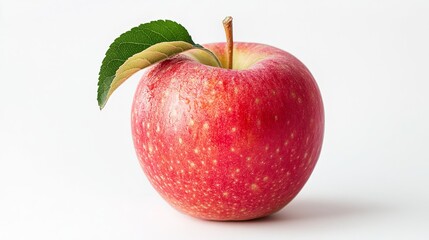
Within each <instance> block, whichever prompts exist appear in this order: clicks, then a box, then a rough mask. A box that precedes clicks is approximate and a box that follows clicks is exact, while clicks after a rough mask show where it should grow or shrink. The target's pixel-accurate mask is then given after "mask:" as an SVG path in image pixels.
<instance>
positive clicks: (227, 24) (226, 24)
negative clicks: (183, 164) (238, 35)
mask: <svg viewBox="0 0 429 240" xmlns="http://www.w3.org/2000/svg"><path fill="white" fill-rule="evenodd" d="M222 23H223V28H224V29H225V35H226V47H227V52H226V56H227V68H228V69H232V57H233V48H234V41H233V38H232V17H231V16H228V17H226V18H225V19H224V20H223V21H222Z"/></svg>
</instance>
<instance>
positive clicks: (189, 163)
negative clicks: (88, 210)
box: [131, 43, 324, 221]
mask: <svg viewBox="0 0 429 240" xmlns="http://www.w3.org/2000/svg"><path fill="white" fill-rule="evenodd" d="M205 47H206V48H208V49H210V50H211V51H212V52H214V53H215V54H216V55H217V56H219V57H220V59H221V61H225V58H226V56H225V52H226V51H225V43H214V44H207V45H205ZM234 68H235V69H240V70H228V69H224V68H217V67H211V66H206V65H203V64H201V63H199V62H196V61H194V60H192V59H190V58H189V57H186V56H183V55H181V56H177V57H174V58H171V59H167V60H164V61H162V62H160V63H158V64H156V65H154V66H153V67H151V68H150V69H149V70H147V71H146V72H145V73H144V76H143V77H142V79H141V81H140V83H139V85H138V88H137V90H136V93H135V96H134V102H133V106H132V113H131V118H132V135H133V140H134V145H135V149H136V153H137V156H138V159H139V161H140V164H141V166H142V168H143V170H144V172H145V174H146V176H147V177H148V179H149V181H150V182H151V184H152V185H153V187H154V188H155V189H156V190H157V191H158V192H159V193H160V194H161V196H162V197H163V198H164V199H165V200H166V201H167V202H168V203H170V204H171V205H172V206H173V207H175V208H176V209H178V210H179V211H181V212H183V213H186V214H189V215H191V216H194V217H197V218H202V219H208V220H219V221H237V220H249V219H254V218H260V217H263V216H267V215H270V214H272V213H274V212H276V211H278V210H280V209H281V208H283V207H284V206H285V205H286V204H288V203H289V202H290V201H291V200H292V199H293V198H294V197H295V196H296V195H297V194H298V192H299V191H300V190H301V189H302V187H303V186H304V184H305V183H306V181H307V180H308V178H309V177H310V174H311V172H312V171H313V169H314V167H315V164H316V162H317V159H318V157H319V154H320V151H321V147H322V141H323V133H324V110H323V103H322V98H321V95H320V91H319V88H318V86H317V84H316V82H315V80H314V78H313V76H312V75H311V73H310V72H309V71H308V69H307V68H306V67H305V66H304V65H303V64H302V63H301V62H300V61H299V60H298V59H297V58H295V57H294V56H292V55H291V54H289V53H287V52H285V51H283V50H280V49H278V48H274V47H271V46H268V45H263V44H256V43H235V44H234ZM234 68H233V69H234Z"/></svg>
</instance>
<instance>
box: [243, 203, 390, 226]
mask: <svg viewBox="0 0 429 240" xmlns="http://www.w3.org/2000/svg"><path fill="white" fill-rule="evenodd" d="M386 210H387V209H386V208H385V206H380V205H379V204H374V203H368V202H366V203H364V202H351V201H339V200H332V201H331V200H326V199H312V200H307V199H295V200H294V201H292V202H291V203H290V204H289V205H287V206H286V207H285V208H283V209H282V210H280V211H279V212H277V213H274V214H272V215H270V216H267V217H263V218H258V219H254V220H249V221H245V222H244V223H246V224H266V223H269V224H272V223H280V222H289V223H292V222H293V223H299V222H317V221H325V220H335V221H342V220H346V219H350V218H359V217H366V216H369V215H376V214H380V213H383V212H386ZM242 223H243V222H242Z"/></svg>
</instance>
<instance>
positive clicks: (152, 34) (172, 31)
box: [97, 20, 220, 109]
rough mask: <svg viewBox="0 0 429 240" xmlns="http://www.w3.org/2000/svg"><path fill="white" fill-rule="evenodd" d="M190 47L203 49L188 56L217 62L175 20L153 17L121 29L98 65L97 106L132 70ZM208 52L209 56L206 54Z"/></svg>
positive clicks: (101, 106)
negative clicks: (149, 20)
mask: <svg viewBox="0 0 429 240" xmlns="http://www.w3.org/2000/svg"><path fill="white" fill-rule="evenodd" d="M189 49H200V50H204V52H206V53H204V54H203V53H195V52H190V53H189V54H187V55H188V56H191V57H194V59H196V60H199V61H201V62H202V63H204V64H210V62H211V63H213V62H216V64H217V66H220V65H219V61H218V60H217V58H216V56H215V55H214V54H213V53H211V52H210V51H209V50H207V49H204V48H202V47H201V46H200V45H198V44H195V43H194V42H193V40H192V38H191V36H190V35H189V33H188V31H187V30H186V29H185V28H184V27H183V26H182V25H180V24H178V23H176V22H173V21H170V20H158V21H153V22H149V23H145V24H141V25H140V26H138V27H135V28H132V29H131V30H129V31H128V32H125V33H123V34H122V35H121V36H119V37H118V38H117V39H115V41H114V42H113V43H112V44H111V45H110V47H109V49H108V50H107V52H106V56H105V57H104V59H103V63H102V65H101V68H100V73H99V78H98V94H97V100H98V105H99V107H100V109H102V108H103V107H104V106H105V104H106V102H107V100H108V98H109V97H110V95H111V94H112V93H113V91H114V90H116V89H117V88H118V87H119V85H121V84H122V83H123V82H124V81H125V80H126V79H128V78H129V77H130V76H131V75H132V74H134V73H136V72H137V71H139V70H141V69H143V68H145V67H147V66H150V65H152V64H154V63H156V62H159V61H161V60H164V59H166V58H169V57H172V56H174V55H176V54H179V53H181V52H184V51H186V50H189ZM207 53H208V54H209V55H210V56H211V57H207ZM200 55H201V56H200ZM209 58H214V59H215V61H213V59H209Z"/></svg>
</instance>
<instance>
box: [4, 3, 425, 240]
mask: <svg viewBox="0 0 429 240" xmlns="http://www.w3.org/2000/svg"><path fill="white" fill-rule="evenodd" d="M428 13H429V2H428V1H425V0H422V1H372V0H365V1H354V2H351V1H317V0H315V1H299V3H298V1H296V2H292V1H289V2H288V1H267V0H265V1H249V0H246V1H212V0H211V1H174V2H173V1H171V2H163V1H159V0H152V1H143V0H140V1H134V2H132V1H127V0H121V1H110V0H104V1H86V0H85V1H84V0H75V1H56V0H40V1H36V0H31V1H30V0H28V1H12V0H0V53H1V55H0V56H1V58H0V239H4V240H10V239H44V240H48V239H104V240H107V239H394V238H397V239H428V238H429V230H428V227H429V219H428V218H429V217H428V216H429V192H428V191H429V190H428V187H429V184H428V182H429V155H428V151H427V149H428V145H429V127H428V125H429V107H428V103H429V94H428V92H429V71H428V69H429V14H428ZM226 15H232V16H233V17H234V19H235V21H234V27H235V29H234V32H235V40H237V41H251V42H261V43H266V44H270V45H273V46H276V47H279V48H282V49H284V50H286V51H289V52H291V53H293V54H294V55H295V56H297V57H298V58H300V59H301V60H302V61H303V62H304V63H305V64H306V65H307V67H308V68H309V69H310V70H311V72H312V73H313V75H314V76H315V78H316V80H317V81H318V84H319V86H320V89H321V91H322V95H323V98H324V102H325V108H326V109H325V110H326V136H325V142H324V147H323V152H322V155H321V157H320V159H319V163H318V165H317V167H316V169H315V171H314V173H313V175H312V177H311V178H310V180H309V182H308V183H307V185H306V186H305V188H304V189H303V190H302V192H301V193H300V195H299V196H298V197H297V198H296V199H295V200H294V201H293V202H292V203H291V204H289V205H288V206H287V207H286V208H285V209H284V210H283V211H281V212H279V213H278V214H276V215H274V216H272V217H270V218H265V219H262V220H259V221H250V222H241V223H222V222H208V221H202V220H197V219H193V218H191V217H188V216H185V215H182V214H180V213H178V212H177V211H175V210H174V209H172V208H171V207H170V206H169V205H168V204H167V203H165V202H164V201H163V200H162V199H161V198H160V197H159V195H158V194H157V193H156V192H155V191H154V190H153V189H152V187H151V186H150V184H149V182H148V181H147V179H146V178H145V176H144V175H143V172H142V170H141V169H140V167H139V165H138V162H137V158H136V156H135V153H134V149H133V145H132V140H131V131H130V108H131V102H132V97H133V93H134V90H135V87H136V84H137V81H138V76H135V77H133V78H132V79H130V80H129V81H128V82H127V83H125V84H124V85H123V86H122V87H121V88H120V89H119V90H118V91H117V92H116V93H115V94H114V96H112V98H111V99H110V102H109V103H108V104H107V107H106V108H105V109H104V110H103V111H102V112H100V111H99V109H98V107H97V102H96V90H97V77H98V70H99V67H100V64H101V61H102V59H103V56H104V53H105V51H106V50H107V47H108V46H109V44H110V43H111V42H112V41H113V40H114V39H115V38H116V37H117V36H118V35H119V34H120V33H122V32H124V31H126V30H128V29H130V28H131V27H133V26H136V25H138V24H140V23H143V22H148V21H150V20H156V19H173V20H175V21H178V22H180V23H182V24H183V25H184V26H185V27H187V29H188V30H189V32H190V33H191V35H192V36H193V39H194V40H195V41H196V42H198V43H208V42H217V41H224V33H223V28H222V26H221V20H222V19H223V18H224V17H225V16H226Z"/></svg>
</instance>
